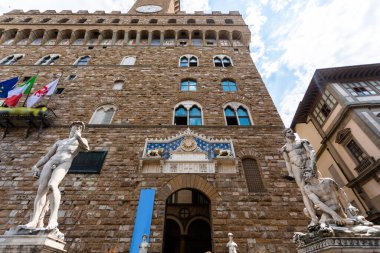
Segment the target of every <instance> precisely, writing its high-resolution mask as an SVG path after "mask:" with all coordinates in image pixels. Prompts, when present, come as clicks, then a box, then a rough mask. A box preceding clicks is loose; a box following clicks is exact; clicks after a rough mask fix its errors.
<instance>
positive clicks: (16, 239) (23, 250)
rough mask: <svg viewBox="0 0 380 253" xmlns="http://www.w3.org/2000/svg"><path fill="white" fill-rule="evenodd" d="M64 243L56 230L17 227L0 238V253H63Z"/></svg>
mask: <svg viewBox="0 0 380 253" xmlns="http://www.w3.org/2000/svg"><path fill="white" fill-rule="evenodd" d="M65 245H66V243H65V241H64V237H63V234H62V233H61V232H59V230H58V229H53V230H45V229H29V228H25V227H23V226H19V227H17V228H15V229H11V230H9V231H7V232H5V235H2V236H0V253H18V252H20V253H64V252H66V250H64V247H65Z"/></svg>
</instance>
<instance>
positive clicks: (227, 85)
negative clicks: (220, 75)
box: [222, 79, 237, 92]
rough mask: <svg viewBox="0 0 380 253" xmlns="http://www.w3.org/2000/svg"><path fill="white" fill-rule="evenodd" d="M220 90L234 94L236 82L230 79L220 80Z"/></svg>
mask: <svg viewBox="0 0 380 253" xmlns="http://www.w3.org/2000/svg"><path fill="white" fill-rule="evenodd" d="M222 90H223V91H230V92H236V90H237V89H236V82H235V81H233V80H230V79H225V80H222Z"/></svg>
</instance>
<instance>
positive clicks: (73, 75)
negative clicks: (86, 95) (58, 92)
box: [66, 74, 77, 81]
mask: <svg viewBox="0 0 380 253" xmlns="http://www.w3.org/2000/svg"><path fill="white" fill-rule="evenodd" d="M76 77H77V75H75V74H70V75H68V76H67V77H66V80H67V81H72V80H74V79H75V78H76Z"/></svg>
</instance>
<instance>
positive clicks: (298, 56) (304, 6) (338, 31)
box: [261, 0, 380, 125]
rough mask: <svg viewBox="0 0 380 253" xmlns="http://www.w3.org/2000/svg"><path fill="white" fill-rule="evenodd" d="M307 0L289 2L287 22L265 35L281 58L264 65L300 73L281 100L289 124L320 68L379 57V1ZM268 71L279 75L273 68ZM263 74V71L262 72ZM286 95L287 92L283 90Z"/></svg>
mask: <svg viewBox="0 0 380 253" xmlns="http://www.w3.org/2000/svg"><path fill="white" fill-rule="evenodd" d="M321 2H322V1H317V0H313V1H307V2H305V1H303V0H298V2H292V3H291V4H290V3H289V6H288V7H287V9H286V10H285V11H289V12H291V13H290V14H289V15H287V20H286V22H279V23H278V26H277V29H276V30H275V31H272V32H271V36H270V39H271V40H272V41H269V40H266V41H265V44H264V48H265V47H268V45H267V44H268V43H270V44H273V46H274V47H277V48H278V50H280V52H281V54H280V58H279V59H273V58H268V57H262V62H261V66H262V67H264V66H272V69H275V68H274V66H278V68H284V67H287V68H289V69H290V70H291V71H292V72H293V74H294V75H295V77H296V80H295V85H294V86H293V87H294V88H293V89H292V90H289V91H287V95H285V96H283V98H282V102H281V104H280V105H279V108H278V109H279V111H280V114H281V116H282V118H283V120H284V121H285V124H286V125H289V124H290V122H291V119H292V118H293V114H294V112H295V110H296V108H297V106H298V103H299V102H300V100H301V99H302V97H303V94H304V92H305V91H306V88H307V86H308V84H309V82H310V79H311V77H312V74H313V73H314V70H315V69H316V68H326V67H335V66H346V65H354V64H366V63H373V62H376V61H378V60H379V57H378V41H379V40H380V33H379V32H378V24H380V12H379V7H377V6H378V3H377V2H378V1H377V0H367V1H360V2H359V1H347V0H333V1H329V2H328V3H325V4H322V3H321ZM268 61H269V62H268ZM269 70H270V68H269V69H268V73H267V74H266V76H268V75H270V74H275V72H273V71H269ZM264 74H265V73H264ZM284 94H285V93H284Z"/></svg>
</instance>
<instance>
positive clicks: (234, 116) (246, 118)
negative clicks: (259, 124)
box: [224, 102, 253, 126]
mask: <svg viewBox="0 0 380 253" xmlns="http://www.w3.org/2000/svg"><path fill="white" fill-rule="evenodd" d="M224 116H225V117H226V124H227V126H237V125H239V126H251V125H253V123H252V120H251V117H250V115H249V111H248V109H247V108H246V107H245V106H244V105H242V104H240V103H235V102H232V103H228V104H227V105H225V107H224Z"/></svg>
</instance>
